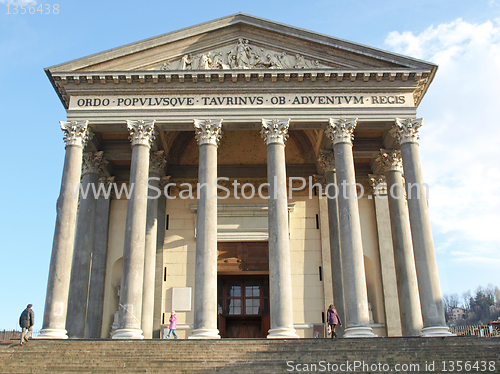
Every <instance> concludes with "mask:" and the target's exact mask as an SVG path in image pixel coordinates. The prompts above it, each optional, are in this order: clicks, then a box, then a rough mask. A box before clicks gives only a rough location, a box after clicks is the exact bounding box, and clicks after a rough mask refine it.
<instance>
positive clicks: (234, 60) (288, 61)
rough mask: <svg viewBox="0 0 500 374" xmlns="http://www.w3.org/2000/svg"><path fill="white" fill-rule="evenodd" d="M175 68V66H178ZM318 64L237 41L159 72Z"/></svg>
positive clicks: (317, 63) (297, 55)
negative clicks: (234, 43)
mask: <svg viewBox="0 0 500 374" xmlns="http://www.w3.org/2000/svg"><path fill="white" fill-rule="evenodd" d="M177 66H178V67H177ZM320 66H322V65H320V63H319V61H313V60H306V59H305V58H304V56H302V55H301V54H299V53H295V54H293V55H289V54H287V52H285V51H283V52H281V53H280V52H274V51H272V50H268V49H265V48H262V47H260V48H259V47H256V46H251V45H250V42H249V41H248V40H247V39H243V38H239V39H238V41H237V43H236V45H233V46H232V47H229V46H228V47H223V48H222V49H219V50H217V51H215V52H214V51H210V52H206V53H204V54H197V55H191V54H186V55H184V56H183V57H182V59H181V60H180V61H179V62H175V63H173V62H166V63H164V64H162V65H161V66H160V67H159V69H160V70H172V69H175V68H177V69H179V70H209V69H218V70H221V69H226V70H227V69H251V68H254V69H311V68H313V69H314V68H319V67H320Z"/></svg>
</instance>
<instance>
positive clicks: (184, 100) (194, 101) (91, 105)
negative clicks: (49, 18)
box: [69, 93, 414, 110]
mask: <svg viewBox="0 0 500 374" xmlns="http://www.w3.org/2000/svg"><path fill="white" fill-rule="evenodd" d="M394 106H400V107H412V106H414V104H413V97H412V95H411V94H400V93H398V94H392V93H377V94H373V95H372V94H366V93H365V94H352V93H349V94H332V95H317V94H311V95H309V94H276V95H272V94H263V95H242V96H238V95H190V96H183V95H172V96H169V95H153V96H105V97H104V96H85V97H82V96H80V97H78V96H76V97H71V99H70V107H69V109H71V110H82V109H83V110H85V109H87V110H88V109H99V110H101V109H104V110H106V109H113V110H117V109H124V110H127V109H191V108H192V109H199V108H217V107H238V108H246V107H264V108H265V107H290V108H294V107H317V108H330V107H331V108H335V107H358V108H363V107H394Z"/></svg>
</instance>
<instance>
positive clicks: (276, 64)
mask: <svg viewBox="0 0 500 374" xmlns="http://www.w3.org/2000/svg"><path fill="white" fill-rule="evenodd" d="M267 58H268V59H269V69H283V64H282V63H281V61H280V59H279V58H278V56H277V55H275V54H273V53H268V54H267Z"/></svg>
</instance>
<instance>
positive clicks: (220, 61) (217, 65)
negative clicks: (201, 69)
mask: <svg viewBox="0 0 500 374" xmlns="http://www.w3.org/2000/svg"><path fill="white" fill-rule="evenodd" d="M230 68H231V67H230V66H229V64H228V63H227V61H225V60H224V54H223V53H222V52H221V51H217V52H215V55H214V58H213V59H212V69H230Z"/></svg>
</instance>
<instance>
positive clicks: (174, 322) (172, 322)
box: [167, 310, 177, 339]
mask: <svg viewBox="0 0 500 374" xmlns="http://www.w3.org/2000/svg"><path fill="white" fill-rule="evenodd" d="M168 321H169V322H170V326H169V327H168V328H169V329H170V331H169V332H168V334H167V339H170V335H171V334H174V339H177V334H176V333H175V330H176V329H177V316H176V315H175V310H172V313H170V318H169V320H168Z"/></svg>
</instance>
